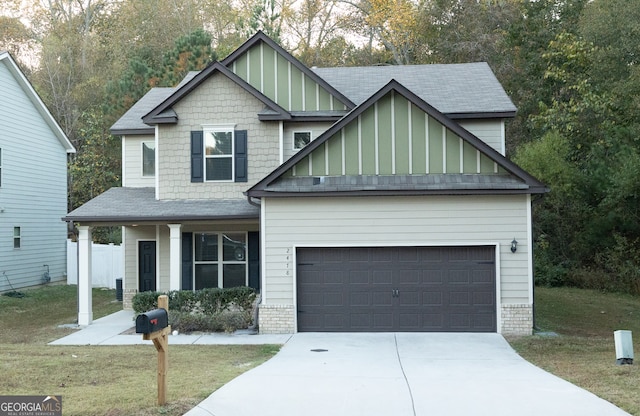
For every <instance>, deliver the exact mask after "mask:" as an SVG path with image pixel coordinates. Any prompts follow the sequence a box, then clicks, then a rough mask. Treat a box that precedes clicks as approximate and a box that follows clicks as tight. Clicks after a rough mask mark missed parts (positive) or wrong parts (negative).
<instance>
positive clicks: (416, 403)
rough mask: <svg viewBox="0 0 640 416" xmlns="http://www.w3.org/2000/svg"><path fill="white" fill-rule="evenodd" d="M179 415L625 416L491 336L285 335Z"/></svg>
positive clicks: (421, 334) (501, 340)
mask: <svg viewBox="0 0 640 416" xmlns="http://www.w3.org/2000/svg"><path fill="white" fill-rule="evenodd" d="M187 415H188V416H205V415H206V416H211V415H215V416H245V415H246V416H256V415H260V416H287V415H291V416H298V415H305V416H314V415H318V416H320V415H321V416H342V415H344V416H355V415H363V416H365V415H366V416H375V415H381V416H382V415H384V416H416V415H417V416H439V415H446V416H456V415H460V416H462V415H464V416H469V415H492V416H493V415H509V416H512V415H519V416H523V415H536V416H537V415H545V416H550V415H562V416H568V415H580V416H588V415H594V416H603V415H627V413H625V412H623V411H622V410H620V409H619V408H617V407H615V406H613V405H612V404H610V403H609V402H606V401H604V400H602V399H600V398H598V397H596V396H595V395H593V394H591V393H589V392H587V391H586V390H583V389H580V388H578V387H576V386H574V385H573V384H570V383H568V382H566V381H564V380H562V379H559V378H557V377H555V376H553V375H551V374H549V373H547V372H545V371H543V370H541V369H539V368H537V367H535V366H533V365H531V364H529V363H528V362H527V361H525V360H523V359H522V358H520V356H518V355H517V354H516V353H515V352H514V351H513V350H512V349H511V347H510V346H509V344H508V343H507V342H506V341H505V340H504V338H503V337H502V336H500V335H498V334H443V333H435V334H428V333H416V334H413V333H395V334H394V333H385V334H333V333H331V334H328V333H327V334H325V333H322V334H321V333H300V334H296V335H294V336H293V337H292V338H291V339H290V340H289V341H288V342H287V343H286V344H285V345H284V347H283V348H282V350H281V351H280V352H279V353H278V354H277V355H276V356H275V357H274V358H272V359H271V360H269V361H268V362H266V363H265V364H263V365H261V366H259V367H257V368H255V369H253V370H251V371H248V372H247V373H245V374H243V375H241V376H240V377H238V378H236V379H235V380H233V381H231V382H230V383H228V384H227V385H225V386H223V387H222V388H220V389H219V390H217V391H216V392H214V393H213V394H212V395H211V396H210V397H209V398H208V399H206V400H205V401H203V402H202V403H201V404H200V405H199V406H198V407H196V408H194V409H192V410H191V411H190V412H188V413H187Z"/></svg>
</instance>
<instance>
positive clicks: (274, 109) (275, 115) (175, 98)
mask: <svg viewBox="0 0 640 416" xmlns="http://www.w3.org/2000/svg"><path fill="white" fill-rule="evenodd" d="M215 73H220V74H222V75H224V76H225V77H227V78H229V79H230V80H231V81H233V82H235V83H236V84H238V85H239V86H240V87H242V88H244V89H245V90H246V91H247V92H249V93H250V94H252V95H253V96H254V97H255V98H257V99H258V100H259V101H262V103H264V105H265V107H266V108H265V110H264V111H263V112H261V113H260V114H259V115H258V117H259V119H260V120H288V119H290V118H291V115H290V114H289V113H288V112H287V111H286V110H285V109H283V108H282V107H280V106H279V105H278V104H276V103H275V102H273V101H272V100H271V99H269V98H268V97H266V96H265V95H264V94H262V93H261V92H260V91H258V90H257V89H255V88H254V87H253V86H251V85H250V84H248V83H247V82H246V81H244V80H243V79H242V78H240V77H239V76H237V75H236V74H234V73H233V72H232V71H230V70H229V69H228V68H227V67H226V66H224V65H222V64H221V63H220V62H217V61H216V62H213V63H212V64H211V65H209V66H208V67H206V68H205V69H203V70H202V71H200V72H199V73H198V74H197V75H195V76H194V77H193V78H192V79H191V80H189V81H188V82H186V83H184V85H182V86H181V87H179V88H178V89H177V90H176V91H175V92H173V93H172V94H171V95H170V96H169V97H168V98H166V99H165V100H164V101H162V103H160V104H159V105H158V106H156V107H155V108H154V109H153V110H151V111H150V112H149V113H148V114H146V115H145V116H143V117H142V121H143V122H144V123H146V124H151V125H153V124H162V123H176V122H177V121H178V116H177V114H176V113H175V112H174V111H173V109H172V107H173V106H174V105H175V104H176V103H178V102H179V101H180V100H182V99H183V98H184V97H186V96H187V95H189V93H191V91H193V90H194V89H196V88H197V87H199V86H200V85H201V84H202V83H203V82H204V81H206V80H207V79H209V77H211V76H212V75H213V74H215Z"/></svg>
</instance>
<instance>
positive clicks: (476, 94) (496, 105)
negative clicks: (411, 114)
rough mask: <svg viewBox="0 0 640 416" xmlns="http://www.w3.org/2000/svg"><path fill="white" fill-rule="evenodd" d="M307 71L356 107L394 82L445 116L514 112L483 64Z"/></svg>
mask: <svg viewBox="0 0 640 416" xmlns="http://www.w3.org/2000/svg"><path fill="white" fill-rule="evenodd" d="M311 69H312V70H313V71H314V72H315V73H316V74H318V75H320V77H322V78H323V79H324V80H325V81H327V82H328V83H329V84H331V85H333V86H334V87H335V88H336V89H337V90H339V91H340V92H342V93H343V94H344V95H345V96H346V97H347V98H349V99H350V100H351V101H353V102H354V103H356V104H360V103H362V102H364V101H365V100H366V99H367V98H369V97H370V96H371V95H372V94H374V93H375V92H376V91H378V90H379V89H380V88H382V87H383V86H384V85H385V84H387V83H388V82H389V81H390V80H391V79H395V80H396V81H398V82H399V83H400V84H402V85H404V86H405V87H407V88H408V89H409V90H411V91H412V92H413V93H415V94H416V95H418V96H419V97H420V98H422V99H423V100H424V101H426V102H427V103H429V104H431V105H432V106H433V107H435V108H436V109H437V110H438V111H440V112H441V113H444V114H447V115H451V114H469V113H514V112H515V111H516V107H515V106H514V105H513V102H512V101H511V99H510V98H509V96H508V95H507V93H506V92H505V91H504V89H503V88H502V85H501V84H500V82H499V81H498V79H497V78H496V76H495V75H494V73H493V71H492V70H491V68H490V67H489V65H488V64H487V63H486V62H476V63H464V64H434V65H386V66H367V67H337V68H311Z"/></svg>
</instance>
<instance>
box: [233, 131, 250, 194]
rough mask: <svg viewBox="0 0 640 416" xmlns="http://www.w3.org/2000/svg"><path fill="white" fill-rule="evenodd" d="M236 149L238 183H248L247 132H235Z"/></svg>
mask: <svg viewBox="0 0 640 416" xmlns="http://www.w3.org/2000/svg"><path fill="white" fill-rule="evenodd" d="M235 140H236V149H235V159H236V161H235V162H236V175H235V176H236V182H247V181H248V180H249V178H248V175H247V131H246V130H236V131H235Z"/></svg>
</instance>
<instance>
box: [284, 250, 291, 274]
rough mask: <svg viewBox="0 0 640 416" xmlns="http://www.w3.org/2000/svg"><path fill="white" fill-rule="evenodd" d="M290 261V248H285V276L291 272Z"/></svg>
mask: <svg viewBox="0 0 640 416" xmlns="http://www.w3.org/2000/svg"><path fill="white" fill-rule="evenodd" d="M290 262H291V249H290V248H287V261H286V263H285V264H286V265H287V271H286V274H287V276H289V275H290V274H291V272H290V270H291V268H290V266H289V263H290Z"/></svg>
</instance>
